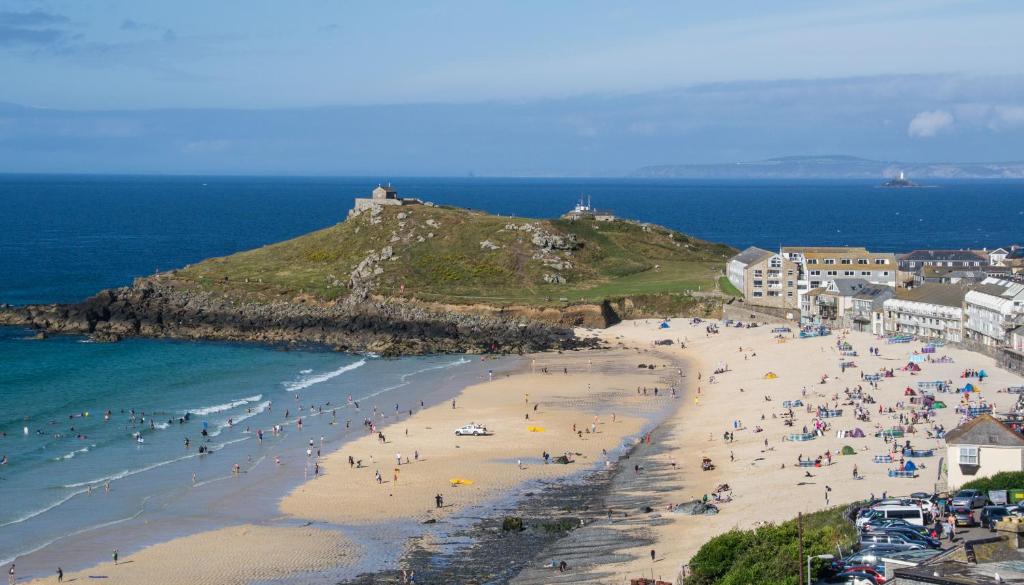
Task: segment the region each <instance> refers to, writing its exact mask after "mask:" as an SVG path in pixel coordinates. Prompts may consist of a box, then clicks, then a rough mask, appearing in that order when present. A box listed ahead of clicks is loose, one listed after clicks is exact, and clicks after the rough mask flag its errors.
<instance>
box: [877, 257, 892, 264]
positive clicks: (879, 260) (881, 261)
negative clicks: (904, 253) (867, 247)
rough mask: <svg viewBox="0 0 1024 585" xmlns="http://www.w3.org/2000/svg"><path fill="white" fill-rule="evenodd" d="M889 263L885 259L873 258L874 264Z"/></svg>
mask: <svg viewBox="0 0 1024 585" xmlns="http://www.w3.org/2000/svg"><path fill="white" fill-rule="evenodd" d="M888 263H889V261H888V260H886V259H885V258H875V264H888Z"/></svg>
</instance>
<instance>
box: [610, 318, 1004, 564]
mask: <svg viewBox="0 0 1024 585" xmlns="http://www.w3.org/2000/svg"><path fill="white" fill-rule="evenodd" d="M704 325H705V324H700V325H698V326H691V325H690V324H689V323H688V322H687V321H684V320H682V319H677V320H674V321H673V323H672V327H671V329H668V330H663V329H659V328H658V322H657V321H653V320H652V321H644V322H624V323H621V324H619V325H616V326H615V327H612V328H609V329H607V330H604V331H601V332H599V334H600V335H601V336H602V337H603V338H605V339H607V340H609V341H615V342H624V343H626V344H634V345H637V346H641V347H650V346H651V344H652V342H653V341H654V340H657V339H663V338H676V337H679V336H684V337H685V338H686V339H687V340H688V341H687V347H686V348H685V349H680V348H679V347H678V346H673V347H671V348H669V349H668V350H666V351H667V353H669V354H671V355H674V356H677V357H678V358H684V359H687V360H691V361H692V364H693V366H694V367H695V368H696V369H697V370H698V371H699V372H700V375H701V379H700V380H698V379H696V378H695V377H694V376H690V377H688V378H687V383H686V387H685V390H686V399H685V401H684V403H683V404H682V405H681V408H680V409H679V410H678V412H677V413H676V414H675V416H673V417H672V419H670V420H669V421H666V422H665V423H664V424H663V425H662V428H661V429H659V430H660V431H662V432H661V433H659V436H664V437H666V438H665V441H666V443H667V444H666V445H662V446H661V447H663V449H661V453H659V454H658V455H656V456H653V457H651V458H650V459H649V462H648V463H647V466H648V467H649V468H650V469H648V470H646V472H651V473H653V472H654V471H655V470H656V469H655V468H658V467H660V468H661V469H659V470H657V471H659V472H660V473H661V474H662V477H664V478H665V479H664V480H662V481H661V483H662V484H663V485H662V487H664V484H666V483H674V484H676V485H681V486H682V487H681V489H677V490H673V491H668V492H665V491H663V490H661V489H656V490H650V491H649V492H648V493H646V494H644V498H646V500H647V501H649V504H648V505H650V506H651V507H653V508H654V509H655V513H654V514H652V515H651V518H652V520H653V519H655V518H656V519H657V520H658V521H657V522H651V523H650V524H649V525H648V526H645V527H644V535H645V536H647V537H649V538H652V539H653V540H654V542H655V544H654V545H653V548H654V549H655V550H656V559H655V561H654V562H653V563H652V561H651V558H650V548H648V547H647V546H644V547H639V548H635V549H631V550H623V551H621V552H622V553H624V554H625V555H626V556H628V557H631V558H632V559H633V560H631V561H628V562H620V563H615V564H614V565H612V566H608V565H603V566H601V569H602V570H603V571H605V572H607V573H609V576H608V577H607V578H606V579H602V581H601V582H608V583H621V582H623V580H624V579H626V578H628V577H630V576H632V577H637V576H641V575H646V576H648V577H649V576H650V575H651V574H652V571H653V574H654V575H655V576H660V577H661V578H665V579H668V580H674V579H675V577H676V575H677V574H678V572H679V569H680V568H681V567H682V566H683V565H685V564H686V563H687V562H688V561H689V559H690V557H691V556H693V554H694V553H696V552H697V550H698V549H699V548H700V546H701V545H702V544H703V543H704V542H706V541H707V540H708V539H709V538H711V537H712V536H714V535H716V534H720V533H722V532H726V531H728V530H731V529H733V528H739V529H747V528H751V527H752V526H755V525H756V524H757V523H759V522H778V521H784V520H788V519H791V518H793V517H795V516H796V515H797V513H799V512H811V511H815V510H820V509H823V508H826V507H828V506H829V505H839V504H845V503H850V502H854V501H856V500H859V499H863V498H866V497H868V496H869V495H870V494H872V493H873V494H875V495H876V496H880V495H882V493H883V492H887V493H888V494H890V495H906V494H909V493H911V492H914V491H928V492H930V491H932V490H933V489H934V488H935V485H936V481H937V477H938V472H939V468H940V460H941V459H942V458H943V457H944V456H945V449H944V443H943V442H942V441H941V440H936V439H928V438H927V435H926V432H925V429H928V428H931V424H919V425H918V426H917V431H918V432H917V433H916V434H912V435H911V434H908V435H907V436H906V438H904V439H901V440H900V442H901V444H902V442H903V441H906V440H909V441H911V442H912V444H913V446H914V447H915V448H917V449H936V451H935V456H933V457H927V458H920V459H917V460H916V461H915V462H916V463H917V464H918V465H922V466H923V468H922V469H920V471H919V474H918V477H916V478H913V479H904V478H890V477H888V470H889V469H891V468H895V467H896V466H897V464H879V463H873V455H876V454H878V455H882V454H886V453H888V452H889V451H890V450H891V444H890V445H886V444H885V443H884V442H883V439H881V438H876V437H874V436H873V435H874V433H875V432H876V431H877V430H879V429H881V428H889V427H893V426H897V425H899V420H898V419H899V415H900V413H905V414H909V412H910V408H909V407H910V406H911V405H910V403H909V399H910V398H909V397H907V396H904V390H905V388H907V387H908V386H910V387H912V388H915V389H916V383H917V382H918V381H930V380H951V381H952V382H953V387H954V388H956V387H961V386H963V385H964V384H965V383H967V382H970V383H973V384H975V385H976V386H980V387H981V388H983V391H982V392H980V393H975V394H972V395H971V399H972V400H975V401H976V400H978V399H979V397H983V398H984V399H985V400H987V401H988V402H989V403H992V404H994V405H995V410H996V412H999V411H1005V410H1006V409H1008V408H1009V407H1010V406H1012V405H1013V404H1014V403H1015V402H1016V396H1015V395H1010V394H1006V393H1000V392H999V390H1001V389H1004V388H1006V387H1007V386H1013V385H1020V384H1022V383H1024V379H1022V378H1021V377H1020V376H1017V375H1014V374H1012V373H1010V372H1007V371H1006V370H1003V369H1001V368H999V367H997V366H996V364H995V361H994V360H992V359H991V358H988V357H985V356H982V355H980V354H977V353H973V352H968V351H965V350H961V349H955V348H951V347H949V348H939V349H938V351H937V352H936V353H935V354H931V357H932V358H935V359H938V358H939V357H940V356H948V357H950V358H952V359H953V363H927V362H926V363H922V364H920V366H921V371H920V372H918V373H916V374H911V373H910V372H908V371H903V370H902V369H901V368H903V367H904V366H905V365H906V364H907V363H908V358H909V356H910V354H911V353H912V352H914V351H920V350H921V348H922V345H923V344H922V343H920V342H915V343H909V344H887V343H886V341H885V340H884V339H881V340H880V339H877V338H876V337H874V336H873V335H870V334H866V333H857V332H853V333H847V334H845V335H840V334H838V332H837V334H833V335H831V336H827V337H819V338H811V339H793V338H791V335H787V336H786V339H784V341H783V340H779V339H775V334H773V333H772V326H767V327H757V328H751V329H746V328H744V329H737V328H726V327H720V333H718V334H713V335H711V336H708V335H707V333H706V331H705V328H704ZM840 337H843V338H845V339H846V340H847V341H848V342H849V343H850V344H851V345H853V348H854V350H856V351H857V352H858V356H857V357H851V358H844V359H846V360H852V361H854V362H856V364H857V367H855V368H847V369H846V371H845V372H842V371H841V368H840V365H839V363H840V359H839V358H840V352H839V350H838V349H837V348H836V343H837V341H838V340H839V339H840ZM869 347H876V348H878V349H879V352H880V355H879V356H877V357H875V356H870V355H868V348H869ZM723 367H727V368H728V371H727V372H726V373H722V374H718V375H714V374H713V373H714V371H715V370H716V369H719V368H723ZM965 368H973V369H984V370H986V372H987V373H988V374H989V375H990V377H989V378H987V379H986V380H985V381H984V382H983V383H981V384H980V385H979V384H978V382H977V379H963V378H961V374H962V372H963V370H964V369H965ZM883 369H892V370H894V377H892V378H883V379H882V381H881V382H879V383H878V388H877V389H873V388H870V386H869V384H868V383H867V382H864V381H862V380H861V373H862V372H864V373H868V374H870V373H874V372H879V371H881V370H883ZM769 372H772V373H774V374H775V375H776V376H777V377H776V378H766V374H768V373H769ZM711 376H714V378H715V380H714V383H709V378H710V377H711ZM823 376H828V378H827V380H826V382H825V383H824V384H823V383H821V381H822V378H823ZM857 386H862V387H863V388H864V390H865V392H867V393H868V394H870V395H871V396H873V397H874V399H875V401H876V403H875V404H873V405H870V406H871V407H872V409H871V411H870V422H862V421H859V420H856V419H855V418H854V413H853V411H852V407H851V406H849V405H843V404H842V403H844V402H848V400H847V399H846V398H845V395H844V390H846V389H848V388H849V389H853V388H855V387H857ZM698 388H699V390H698ZM937 397H938V399H939V400H942V401H944V402H945V403H946V404H947V406H948V408H946V409H942V410H937V411H936V412H937V416H936V418H935V424H939V425H943V426H944V427H945V428H946V429H947V430H949V429H952V428H954V427H956V426H957V425H958V424H959V419H960V415H959V414H957V413H956V411H955V409H956V406H957V405H958V403H959V402H960V399H961V395H960V394H938V395H937ZM769 399H770V400H769ZM784 400H802V401H803V402H804V404H805V405H806V404H809V405H812V406H816V405H826V404H828V405H829V406H830V407H831V406H832V405H834V404H835V403H836V402H837V401H838V403H839V408H842V409H843V411H844V412H843V415H842V416H841V417H838V418H831V419H826V420H827V422H829V423H830V424H831V428H830V429H829V430H828V431H826V432H825V433H824V436H821V437H818V438H816V439H815V440H812V441H807V442H796V441H788V440H784V438H785V437H787V436H788V435H789V434H791V433H799V432H801V431H802V427H803V426H804V425H807V426H808V427H810V426H811V425H812V419H813V418H814V417H815V414H814V413H809V412H807V410H806V408H795V409H793V410H794V414H795V424H794V426H793V427H787V426H785V425H784V423H783V420H784V419H783V418H781V414H782V413H783V412H784V411H785V410H787V409H785V408H783V406H782V402H783V401H784ZM900 404H903V405H905V406H906V407H908V408H906V409H902V408H900V407H899V405H900ZM879 406H881V407H883V408H884V409H885V410H886V412H885V413H883V414H879V412H878V407H879ZM890 407H892V408H893V409H894V410H895V412H893V413H889V412H888V409H889V408H890ZM762 417H763V418H762ZM733 421H737V424H738V425H739V428H735V429H734V427H733V424H734V423H733ZM758 427H760V428H762V429H763V431H761V432H757V430H756V429H757V428H758ZM854 428H861V429H862V430H863V431H864V433H865V435H866V437H864V438H838V437H837V431H838V430H853V429H854ZM726 432H732V433H733V434H734V436H735V438H734V441H732V442H729V441H727V440H725V439H724V437H723V435H724V433H726ZM766 441H767V445H766V443H765V442H766ZM844 446H850V447H853V449H854V450H855V451H856V454H855V455H839V453H840V451H841V450H842V448H843V447H844ZM664 447H668V448H667V449H665V448H664ZM643 448H644V446H641V452H642V449H643ZM826 451H830V452H831V454H832V464H831V465H823V466H822V467H812V468H802V467H799V466H798V465H797V459H798V457H803V458H805V459H806V458H812V459H813V458H816V457H817V456H819V455H824V454H825V452H826ZM703 457H709V458H711V459H712V461H713V462H714V464H715V468H714V470H711V471H702V469H701V461H702V458H703ZM897 459H898V455H897ZM672 461H674V462H676V464H677V466H678V470H676V469H672V468H671V463H672ZM826 461H827V460H826ZM855 466H856V468H857V471H858V474H859V475H860V476H862V477H863V479H860V480H854V479H853V469H854V467H855ZM808 473H809V474H810V475H811V476H812V477H807V476H806V474H808ZM720 484H728V485H729V486H730V488H731V489H732V498H733V500H732V501H731V502H729V503H725V504H721V505H720V506H719V508H720V510H721V512H720V513H719V514H717V515H713V516H686V515H682V514H679V513H673V512H668V511H667V508H668V506H669V505H670V504H679V503H681V502H684V501H687V500H692V499H699V498H701V497H702V496H703V495H704V494H709V495H710V493H711V492H712V490H714V489H715V488H716V487H717V486H718V485H720ZM826 486H828V487H829V488H831V491H829V492H828V502H826ZM598 524H600V523H598ZM606 527H611V528H615V529H622V530H634V528H632V527H629V526H624V525H621V524H617V523H615V522H608V523H607V526H606Z"/></svg>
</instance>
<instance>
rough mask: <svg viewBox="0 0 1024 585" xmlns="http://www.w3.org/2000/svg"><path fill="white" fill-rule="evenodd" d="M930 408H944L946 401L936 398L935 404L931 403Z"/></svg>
mask: <svg viewBox="0 0 1024 585" xmlns="http://www.w3.org/2000/svg"><path fill="white" fill-rule="evenodd" d="M932 408H946V403H945V402H943V401H941V400H936V401H935V404H933V405H932Z"/></svg>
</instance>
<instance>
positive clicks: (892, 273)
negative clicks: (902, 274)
mask: <svg viewBox="0 0 1024 585" xmlns="http://www.w3.org/2000/svg"><path fill="white" fill-rule="evenodd" d="M780 254H781V256H782V257H783V259H785V260H790V261H792V262H794V263H795V264H796V265H797V270H798V271H799V278H798V279H797V296H798V297H802V296H803V295H804V294H805V293H806V292H807V291H809V290H811V289H816V288H821V287H822V286H824V284H825V283H826V282H828V281H830V280H838V279H844V278H860V279H863V280H866V281H868V282H869V283H871V284H881V285H885V286H896V272H897V271H898V270H899V267H898V266H897V264H896V255H895V254H890V253H881V252H869V251H868V250H867V249H866V248H862V247H845V246H843V247H832V246H784V247H783V248H782V250H781V252H780Z"/></svg>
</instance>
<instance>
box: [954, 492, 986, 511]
mask: <svg viewBox="0 0 1024 585" xmlns="http://www.w3.org/2000/svg"><path fill="white" fill-rule="evenodd" d="M987 503H988V496H986V495H985V494H984V492H982V491H981V490H960V491H958V492H957V493H956V495H955V496H953V501H952V507H954V508H955V507H957V506H967V507H968V508H971V509H974V508H980V507H982V506H984V505H985V504H987Z"/></svg>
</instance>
